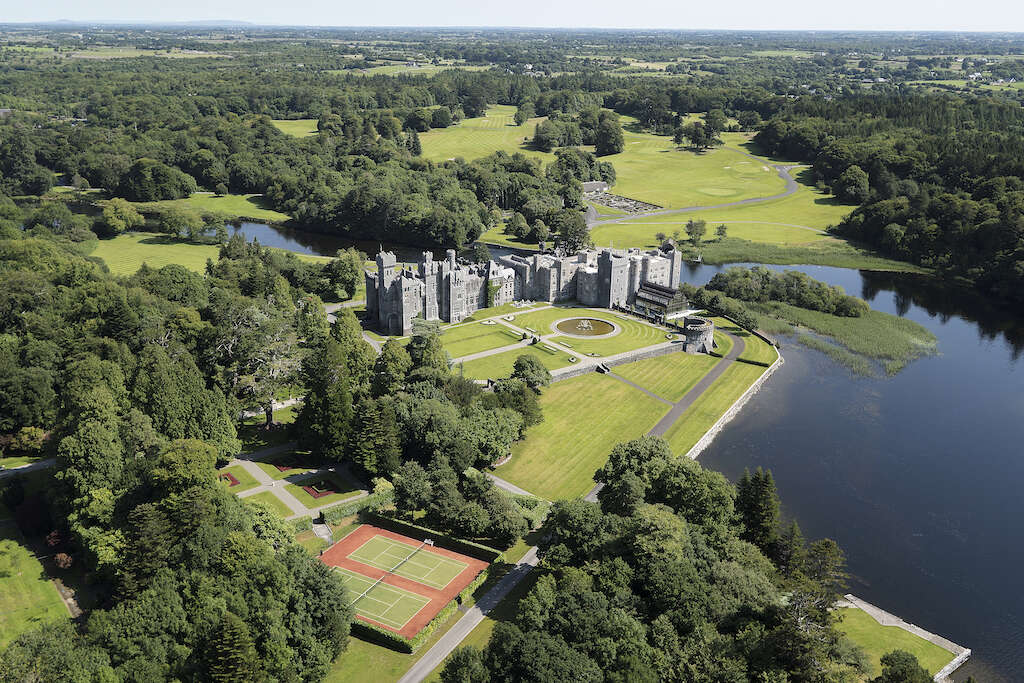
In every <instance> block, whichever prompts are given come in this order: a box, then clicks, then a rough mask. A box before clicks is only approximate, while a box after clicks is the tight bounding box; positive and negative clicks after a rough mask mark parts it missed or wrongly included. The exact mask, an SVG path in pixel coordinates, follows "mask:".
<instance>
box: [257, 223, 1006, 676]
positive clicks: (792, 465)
mask: <svg viewBox="0 0 1024 683" xmlns="http://www.w3.org/2000/svg"><path fill="white" fill-rule="evenodd" d="M238 231H241V232H243V233H244V234H246V235H247V237H248V238H249V239H252V238H253V237H256V238H258V239H259V241H260V242H261V243H262V244H265V245H268V246H275V247H282V248H284V249H291V250H293V251H298V252H300V253H305V254H325V255H333V253H334V252H335V251H336V250H337V249H340V248H344V247H346V246H350V245H354V246H357V247H358V248H360V249H362V250H363V251H365V252H366V253H368V254H371V255H372V254H374V253H376V251H377V244H376V243H368V242H362V243H357V242H353V241H351V240H344V239H340V238H335V237H330V236H325V235H317V234H310V233H299V232H289V231H284V230H279V229H276V228H272V227H270V226H266V225H261V224H257V223H243V224H242V226H241V227H240V228H238ZM384 246H385V248H389V249H394V248H395V247H394V245H387V244H385V245H384ZM492 251H494V252H495V253H499V252H500V250H492ZM398 252H399V258H400V259H405V260H412V259H413V258H415V257H416V256H417V255H418V250H416V249H410V248H398ZM779 269H780V270H782V269H797V270H802V271H803V272H806V273H807V274H809V275H811V276H812V277H814V278H816V279H819V280H822V281H825V282H828V283H830V284H838V285H841V286H843V287H844V288H845V289H846V291H847V293H849V294H854V295H857V296H861V297H863V298H865V299H866V300H868V301H869V302H870V303H871V305H872V307H873V308H875V309H877V310H881V311H885V312H887V313H892V314H895V315H900V316H904V317H906V318H909V319H911V320H914V321H916V322H919V323H921V324H922V325H924V326H925V327H927V328H928V329H929V330H931V331H932V332H933V333H934V334H935V335H936V336H937V337H938V340H939V346H938V349H939V355H936V356H931V357H928V358H923V359H919V360H917V361H914V362H913V363H911V364H910V365H909V366H908V367H907V368H905V369H904V370H903V371H901V372H900V373H899V374H898V375H896V376H895V377H889V378H862V377H858V376H854V375H853V374H852V373H851V372H850V371H849V370H847V369H846V368H844V367H842V366H839V365H837V364H835V363H834V362H832V361H831V360H829V359H828V358H827V357H826V356H824V355H823V354H821V353H819V352H816V351H812V350H810V349H806V348H804V347H801V346H799V345H797V344H793V343H789V344H785V346H784V349H783V355H784V356H785V359H786V363H785V364H784V365H783V366H782V367H781V368H780V369H779V371H778V372H776V374H775V376H774V377H772V379H771V380H770V381H769V382H768V383H767V384H766V386H765V387H764V388H763V389H762V390H761V391H760V392H759V393H758V394H757V395H756V396H755V397H754V398H753V399H752V400H751V401H750V403H749V404H748V405H747V407H746V408H744V410H743V411H742V412H741V413H740V415H739V416H738V417H737V418H736V419H735V420H733V421H732V422H731V423H730V424H729V426H728V428H727V429H725V430H723V432H722V433H721V434H720V435H719V436H718V437H717V438H716V439H715V441H714V442H713V443H712V444H711V446H710V447H709V448H708V449H707V450H706V451H704V453H703V454H702V455H701V456H700V460H701V462H702V463H703V464H704V465H706V466H708V467H711V468H713V469H717V470H719V471H722V472H724V473H725V474H726V475H727V476H728V477H730V478H731V479H733V480H735V479H736V478H738V477H739V475H740V474H742V472H743V470H744V468H754V467H758V466H761V467H765V468H770V469H771V470H772V472H773V473H774V475H775V481H776V483H777V485H778V488H779V494H780V496H781V498H782V501H783V511H784V514H785V515H786V516H788V517H793V518H796V519H797V520H798V521H799V522H800V526H801V527H802V528H803V531H804V534H805V535H806V536H807V537H808V538H820V537H826V536H827V537H830V538H834V539H835V540H836V541H838V542H839V544H840V545H841V546H842V547H843V549H844V550H845V551H846V554H847V557H848V560H849V568H850V573H851V575H852V578H851V580H850V590H851V592H853V593H855V594H856V595H858V596H860V597H862V598H864V599H865V600H868V601H869V602H872V603H874V604H876V605H878V606H879V607H882V608H883V609H886V610H888V611H890V612H893V613H894V614H898V615H899V616H901V617H903V618H904V619H906V620H907V621H909V622H912V623H915V624H918V625H919V626H921V627H923V628H925V629H928V630H930V631H933V632H935V633H938V634H940V635H942V636H945V637H947V638H950V639H951V640H953V641H954V642H957V643H959V644H961V645H964V646H966V647H970V648H972V649H973V650H974V656H973V657H972V659H971V660H970V661H969V663H968V664H967V665H965V666H964V667H962V668H961V669H960V671H959V672H958V673H957V676H956V678H957V680H962V679H963V678H966V677H967V676H968V675H972V674H973V675H974V676H975V677H977V678H978V679H979V680H982V681H1011V680H1020V678H1021V675H1020V673H1019V672H1020V671H1022V670H1024V591H1022V590H1021V588H1022V584H1024V582H1022V580H1021V579H1022V569H1021V568H1022V567H1024V361H1022V360H1021V358H1022V355H1024V353H1022V352H1024V318H1022V316H1021V315H1020V314H1019V313H1016V312H1013V311H1009V310H999V309H995V308H993V307H991V306H990V305H989V304H988V303H987V301H986V300H985V299H984V298H982V297H980V296H977V295H975V294H973V293H972V292H969V291H965V290H962V289H951V288H945V287H940V286H936V285H935V284H933V283H930V281H929V280H927V279H924V278H920V277H915V276H906V275H890V274H884V273H871V272H866V271H860V272H858V271H855V270H847V269H840V268H826V267H817V266H805V267H793V266H786V267H784V268H779ZM720 270H722V268H720V267H716V266H692V267H689V269H688V271H687V272H685V273H684V279H685V280H687V281H688V282H691V283H693V284H697V285H699V284H704V283H706V282H707V281H708V280H709V279H710V278H711V276H712V275H714V273H716V272H718V271H720ZM783 341H785V340H783Z"/></svg>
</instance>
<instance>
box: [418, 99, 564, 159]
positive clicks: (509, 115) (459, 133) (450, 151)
mask: <svg viewBox="0 0 1024 683" xmlns="http://www.w3.org/2000/svg"><path fill="white" fill-rule="evenodd" d="M515 113H516V108H515V107H513V106H508V105H495V106H493V107H490V108H489V109H488V110H487V113H486V115H485V116H482V117H478V118H475V119H463V120H462V121H460V122H459V123H457V124H456V125H454V126H449V127H448V128H435V129H433V130H429V131H427V132H426V133H421V134H420V144H421V145H422V146H423V158H425V159H430V160H431V161H444V160H446V159H454V158H456V157H463V158H465V159H466V160H473V159H479V158H480V157H485V156H487V155H488V154H491V153H493V152H497V151H498V150H504V151H506V152H508V153H509V154H512V153H514V152H522V153H523V154H525V155H526V156H529V157H534V158H537V159H543V160H544V161H545V162H547V161H553V160H554V158H555V155H554V154H551V153H549V152H540V151H537V150H533V149H530V148H528V147H526V146H524V145H523V139H524V138H532V137H533V129H534V127H535V126H536V125H537V123H539V122H540V121H542V120H543V117H537V118H533V119H530V120H529V121H527V122H526V123H524V124H523V125H521V126H517V125H515V122H514V121H513V117H514V116H515Z"/></svg>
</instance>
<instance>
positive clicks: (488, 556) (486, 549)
mask: <svg viewBox="0 0 1024 683" xmlns="http://www.w3.org/2000/svg"><path fill="white" fill-rule="evenodd" d="M362 517H363V519H364V521H366V522H368V523H370V524H374V525H376V526H379V527H380V528H382V529H387V530H388V531H394V532H395V533H398V534H403V535H405V536H409V535H412V536H422V535H423V534H427V535H429V536H430V537H431V538H432V539H433V541H434V545H436V546H438V547H440V548H445V549H447V550H452V551H454V552H457V553H462V554H463V555H468V556H470V557H473V558H475V559H478V560H483V561H484V562H487V563H493V562H497V561H499V560H501V559H503V558H504V555H503V554H502V552H501V551H500V550H495V549H494V548H491V547H490V546H486V545H483V544H482V543H474V542H472V541H464V540H462V539H461V538H455V537H453V536H449V535H448V534H443V533H441V532H440V531H436V530H434V529H428V528H427V527H424V526H419V525H417V524H412V523H411V522H403V521H402V520H400V519H395V518H393V517H385V516H384V515H382V514H380V513H379V512H374V511H372V510H363V512H362Z"/></svg>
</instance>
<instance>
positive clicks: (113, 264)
mask: <svg viewBox="0 0 1024 683" xmlns="http://www.w3.org/2000/svg"><path fill="white" fill-rule="evenodd" d="M219 254H220V247H219V246H217V245H216V244H193V243H191V242H186V241H184V240H179V239H175V238H173V237H168V236H167V235H161V234H159V233H153V232H129V233H125V234H123V235H118V236H117V237H114V238H111V239H105V240H99V244H98V245H97V246H96V249H94V250H93V252H92V253H91V254H90V256H97V257H99V258H101V259H103V261H104V262H105V263H106V264H107V267H108V268H110V272H111V273H113V274H114V275H132V274H134V273H135V271H137V270H138V269H139V268H141V267H142V264H143V263H146V264H148V265H149V267H150V268H163V267H164V266H166V265H167V264H169V263H177V264H179V265H182V266H185V267H186V268H188V269H189V270H191V271H195V272H197V273H203V272H205V271H206V260H207V259H212V260H214V261H216V260H217V258H218V255H219ZM296 256H298V257H299V258H300V259H302V260H304V261H316V262H320V261H323V260H324V259H323V257H320V256H307V255H305V254H296Z"/></svg>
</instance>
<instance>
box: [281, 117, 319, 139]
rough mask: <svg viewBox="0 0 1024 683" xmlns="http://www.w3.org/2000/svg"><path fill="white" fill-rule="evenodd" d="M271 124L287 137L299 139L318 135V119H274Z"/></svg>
mask: <svg viewBox="0 0 1024 683" xmlns="http://www.w3.org/2000/svg"><path fill="white" fill-rule="evenodd" d="M271 123H273V124H274V128H277V129H278V130H279V131H281V132H282V133H284V134H285V135H291V136H293V137H297V138H304V137H308V136H310V135H316V134H317V127H316V124H317V120H316V119H274V120H273V121H271Z"/></svg>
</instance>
